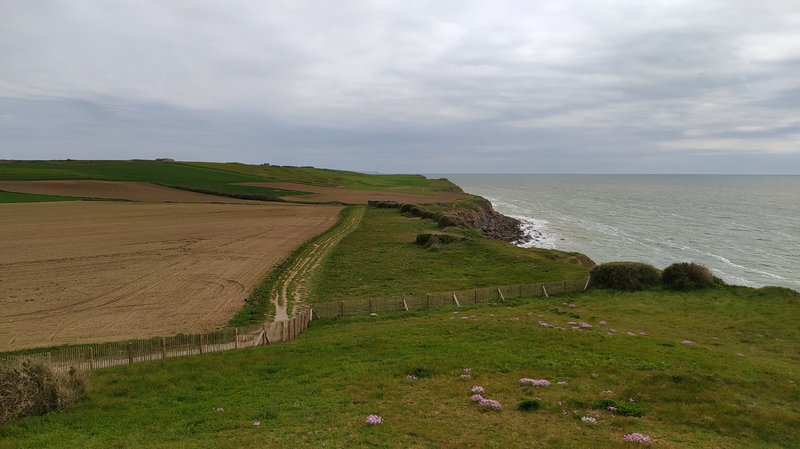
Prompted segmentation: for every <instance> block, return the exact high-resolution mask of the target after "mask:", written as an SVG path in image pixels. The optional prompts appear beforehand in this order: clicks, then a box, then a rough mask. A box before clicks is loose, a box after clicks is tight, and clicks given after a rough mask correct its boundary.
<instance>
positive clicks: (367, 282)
mask: <svg viewBox="0 0 800 449" xmlns="http://www.w3.org/2000/svg"><path fill="white" fill-rule="evenodd" d="M439 230H440V229H439V228H438V226H437V225H436V224H435V223H434V221H432V220H422V219H418V218H409V217H404V216H403V215H401V214H400V212H399V211H398V210H397V209H377V208H368V209H367V211H366V214H365V215H364V218H363V220H362V222H361V225H360V226H359V228H358V229H357V230H355V231H354V232H353V233H351V234H350V235H349V236H347V237H345V238H344V239H343V240H342V241H341V242H340V243H339V245H338V246H337V247H336V248H335V249H334V250H333V252H332V253H331V255H330V257H329V258H328V259H327V260H326V261H325V263H324V264H323V265H322V267H321V268H320V272H319V275H318V276H317V277H316V278H315V282H314V286H313V289H312V297H314V298H315V302H317V301H318V302H326V301H340V300H347V299H354V298H368V297H383V296H391V295H404V294H420V293H425V292H445V291H451V290H460V289H469V288H480V287H491V286H497V285H509V284H523V283H537V282H548V281H558V280H563V279H581V278H585V277H586V276H587V275H588V273H589V269H590V267H588V266H585V265H576V264H574V263H571V262H574V261H575V258H574V254H572V253H562V252H558V251H549V250H542V249H534V248H530V249H526V248H519V247H516V246H513V245H511V244H510V243H506V242H502V241H499V240H490V239H485V238H482V237H481V236H480V235H479V234H478V233H477V232H475V231H472V230H466V229H462V230H455V231H452V232H454V233H458V234H461V235H464V236H466V237H467V239H466V240H463V241H459V242H456V243H451V244H449V245H444V246H442V247H441V248H438V249H426V248H424V247H423V246H420V245H417V244H415V243H414V241H415V239H416V236H417V234H418V233H420V232H425V231H439Z"/></svg>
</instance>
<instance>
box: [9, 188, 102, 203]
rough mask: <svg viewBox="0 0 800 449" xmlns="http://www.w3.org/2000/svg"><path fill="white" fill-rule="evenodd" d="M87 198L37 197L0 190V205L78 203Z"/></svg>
mask: <svg viewBox="0 0 800 449" xmlns="http://www.w3.org/2000/svg"><path fill="white" fill-rule="evenodd" d="M85 199H87V198H79V197H75V196H57V195H37V194H34V193H17V192H5V191H3V190H0V203H40V202H47V201H80V200H85Z"/></svg>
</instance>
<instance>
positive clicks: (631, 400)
mask: <svg viewBox="0 0 800 449" xmlns="http://www.w3.org/2000/svg"><path fill="white" fill-rule="evenodd" d="M628 402H636V401H635V400H634V399H633V398H628Z"/></svg>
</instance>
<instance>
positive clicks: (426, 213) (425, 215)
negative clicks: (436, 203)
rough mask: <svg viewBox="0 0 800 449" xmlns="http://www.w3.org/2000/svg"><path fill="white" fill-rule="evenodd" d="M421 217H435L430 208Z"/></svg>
mask: <svg viewBox="0 0 800 449" xmlns="http://www.w3.org/2000/svg"><path fill="white" fill-rule="evenodd" d="M421 217H422V218H429V219H430V218H433V212H431V211H429V210H426V211H425V212H423V213H422V215H421Z"/></svg>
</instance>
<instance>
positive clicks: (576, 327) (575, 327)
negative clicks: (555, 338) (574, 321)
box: [572, 326, 580, 329]
mask: <svg viewBox="0 0 800 449" xmlns="http://www.w3.org/2000/svg"><path fill="white" fill-rule="evenodd" d="M572 328H573V329H580V327H578V326H572Z"/></svg>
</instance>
